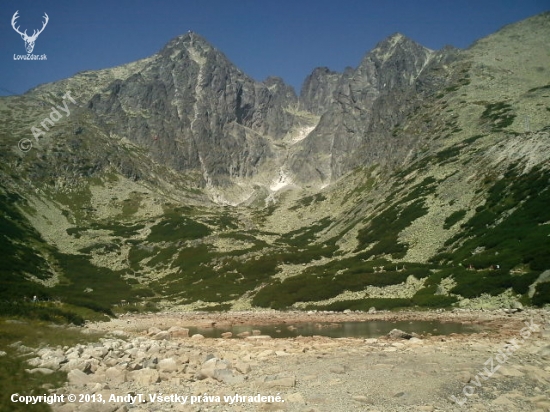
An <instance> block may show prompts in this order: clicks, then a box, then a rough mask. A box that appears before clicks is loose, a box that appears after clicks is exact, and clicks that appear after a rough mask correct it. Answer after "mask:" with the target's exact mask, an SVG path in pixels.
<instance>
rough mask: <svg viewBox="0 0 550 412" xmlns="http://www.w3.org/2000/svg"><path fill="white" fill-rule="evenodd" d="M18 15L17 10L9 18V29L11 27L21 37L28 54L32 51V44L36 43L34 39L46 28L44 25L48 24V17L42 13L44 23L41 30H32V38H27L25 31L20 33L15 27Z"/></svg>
mask: <svg viewBox="0 0 550 412" xmlns="http://www.w3.org/2000/svg"><path fill="white" fill-rule="evenodd" d="M18 13H19V10H17V11H16V12H15V14H14V15H13V17H12V18H11V27H13V30H15V31H16V32H17V33H18V34H20V35H21V38H22V39H23V40H24V41H25V49H27V53H29V54H30V53H32V51H33V50H34V42H35V41H36V39H37V38H38V36H39V35H40V33H42V32H43V31H44V29H45V28H46V25H47V24H48V21H49V20H50V18H49V17H48V15H47V14H46V13H44V19H45V21H44V23H42V28H41V29H40V30H34V31H33V33H32V36H29V35H27V30H25V31H24V32H23V33H21V32H20V31H19V26H17V27H15V21H16V20H17V19H18V18H19V16H18Z"/></svg>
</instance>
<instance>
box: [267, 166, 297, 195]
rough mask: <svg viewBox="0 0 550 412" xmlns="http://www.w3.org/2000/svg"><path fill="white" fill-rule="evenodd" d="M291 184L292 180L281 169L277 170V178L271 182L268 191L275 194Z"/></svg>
mask: <svg viewBox="0 0 550 412" xmlns="http://www.w3.org/2000/svg"><path fill="white" fill-rule="evenodd" d="M291 184H292V178H291V177H290V176H289V175H288V174H287V173H286V172H285V170H284V169H283V168H282V167H281V168H280V169H279V176H278V177H277V178H275V179H273V180H272V182H271V185H270V186H269V190H271V191H272V192H277V191H279V190H281V189H282V188H283V187H285V186H289V185H291Z"/></svg>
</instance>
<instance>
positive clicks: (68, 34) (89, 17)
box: [0, 0, 550, 95]
mask: <svg viewBox="0 0 550 412" xmlns="http://www.w3.org/2000/svg"><path fill="white" fill-rule="evenodd" d="M16 10H19V15H20V17H19V19H18V24H19V25H20V26H21V30H22V31H23V30H24V29H25V28H28V30H27V33H28V34H32V32H33V29H38V28H40V27H41V26H42V16H43V13H44V12H46V13H47V14H48V15H49V18H50V21H49V23H48V26H47V27H46V29H45V30H44V31H43V32H42V33H41V34H40V36H39V37H38V39H37V41H36V45H35V49H34V51H33V53H34V54H37V55H40V54H46V55H47V60H46V61H20V60H17V61H15V60H14V57H13V55H14V54H26V51H25V48H24V42H23V40H22V39H21V37H20V36H19V35H18V34H17V33H16V32H15V31H14V30H13V29H12V27H11V18H12V16H13V14H14V13H15V11H16ZM547 10H550V1H549V0H516V1H509V0H500V1H494V0H485V1H484V0H463V1H457V0H453V1H451V0H439V1H437V0H417V1H413V0H410V1H401V0H393V1H384V0H330V1H328V0H269V1H267V0H265V1H262V0H256V1H254V0H233V1H231V0H164V1H163V0H159V1H145V0H133V1H130V0H121V1H117V0H111V1H106V0H95V1H79V0H55V1H54V0H1V2H0V39H1V42H0V95H6V94H9V93H8V92H7V91H6V90H9V91H12V92H15V93H23V92H25V91H26V90H28V89H30V88H32V87H34V86H36V85H38V84H42V83H46V82H51V81H55V80H59V79H63V78H66V77H70V76H72V75H73V74H75V73H77V72H79V71H83V70H95V69H102V68H106V67H113V66H117V65H120V64H124V63H129V62H131V61H135V60H138V59H140V58H143V57H147V56H150V55H152V54H154V53H156V52H157V51H158V50H160V49H161V48H162V47H163V46H164V45H165V44H166V43H167V42H168V41H169V40H170V39H172V38H174V37H176V36H178V35H180V34H183V33H185V32H187V30H193V31H195V32H197V33H199V34H201V35H202V36H203V37H205V38H206V39H207V40H208V41H209V42H210V43H212V44H213V45H214V46H215V47H216V48H217V49H219V50H221V51H222V52H223V53H225V55H226V56H227V57H228V58H229V59H230V60H231V61H232V62H233V63H234V64H236V65H237V66H238V67H239V68H240V69H242V70H243V71H245V72H246V73H247V74H249V75H250V76H252V77H253V78H255V79H256V80H264V79H265V78H266V77H267V76H270V75H276V76H281V77H282V78H283V79H284V80H285V81H286V82H287V83H289V84H291V85H292V86H294V87H295V88H296V89H297V92H299V88H300V86H301V84H302V82H303V80H304V79H305V77H306V76H307V75H308V74H309V73H310V72H311V71H312V70H313V69H314V68H315V67H318V66H327V67H329V68H330V69H332V70H338V71H341V70H343V69H344V68H345V67H346V66H353V67H355V66H357V64H358V63H359V61H360V60H361V58H362V57H363V55H364V54H365V53H366V52H367V51H368V50H370V49H372V48H373V47H374V46H375V45H376V43H378V42H379V41H381V40H383V39H384V38H385V37H387V36H389V35H391V34H393V33H395V32H400V33H403V34H404V35H406V36H408V37H410V38H412V39H413V40H415V41H417V42H418V43H420V44H422V45H424V46H426V47H429V48H431V49H439V48H441V47H443V46H445V45H447V44H451V45H453V46H456V47H460V48H465V47H468V46H469V45H471V44H472V43H473V42H474V41H475V40H476V39H478V38H481V37H484V36H486V35H488V34H490V33H493V32H494V31H496V30H498V29H499V28H501V27H502V26H504V25H506V24H509V23H513V22H517V21H519V20H522V19H524V18H527V17H530V16H533V15H535V14H538V13H541V12H543V11H547Z"/></svg>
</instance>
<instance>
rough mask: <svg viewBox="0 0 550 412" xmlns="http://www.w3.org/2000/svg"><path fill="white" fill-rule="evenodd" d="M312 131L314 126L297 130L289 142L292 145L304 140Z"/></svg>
mask: <svg viewBox="0 0 550 412" xmlns="http://www.w3.org/2000/svg"><path fill="white" fill-rule="evenodd" d="M313 129H315V126H305V127H301V128H299V129H298V130H297V134H296V135H295V136H293V137H292V139H291V140H290V142H291V143H292V144H294V143H298V142H300V141H302V140H304V139H305V138H306V137H307V136H308V135H309V134H310V133H311V132H312V131H313Z"/></svg>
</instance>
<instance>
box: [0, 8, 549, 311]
mask: <svg viewBox="0 0 550 412" xmlns="http://www.w3.org/2000/svg"><path fill="white" fill-rule="evenodd" d="M548 38H550V14H548V13H545V14H542V15H539V16H535V17H533V18H531V19H527V20H525V21H522V22H519V23H517V24H514V25H510V26H507V27H505V28H503V29H502V30H501V31H499V32H497V33H495V34H493V35H491V36H488V37H486V38H484V39H481V40H479V41H478V42H476V43H475V44H474V45H473V46H472V47H470V48H469V49H467V50H459V49H455V48H453V47H446V48H444V49H442V50H439V51H433V50H429V49H427V48H425V47H423V46H421V45H419V44H417V43H415V42H414V41H413V40H411V39H408V38H407V37H405V36H403V35H401V34H394V35H392V36H390V37H389V38H387V39H385V40H383V41H381V42H380V43H379V44H378V45H377V46H376V47H375V48H374V49H373V50H371V51H369V52H368V53H366V54H365V56H364V57H363V59H362V60H361V62H360V64H359V65H358V66H357V67H356V68H347V69H346V70H344V72H343V73H337V72H333V71H331V70H329V69H328V68H317V69H314V70H313V71H312V73H311V74H310V75H309V76H308V77H307V78H306V80H305V82H304V86H303V88H302V90H301V91H300V93H299V97H298V96H296V93H295V92H294V90H293V89H292V88H291V87H290V86H288V85H286V84H285V83H284V81H283V80H282V79H280V78H278V77H270V78H268V79H266V80H265V81H263V82H258V81H255V80H253V79H252V78H250V77H249V76H247V75H246V74H245V73H243V72H242V71H241V70H239V69H238V68H237V67H235V66H234V65H233V64H232V63H231V62H230V61H229V60H228V59H227V57H226V56H224V55H223V54H222V53H221V52H220V51H218V50H216V48H215V47H213V46H212V45H211V44H209V43H208V42H207V41H206V40H205V39H203V38H202V37H200V36H199V35H197V34H195V33H187V34H185V35H182V36H179V37H176V38H175V39H173V40H171V41H170V42H169V43H168V44H167V45H166V46H165V47H164V48H163V49H162V50H160V51H159V52H158V53H157V54H155V55H154V56H151V57H148V58H146V59H143V60H140V61H137V62H134V63H131V64H128V65H124V66H121V67H116V68H112V69H105V70H100V71H89V72H82V73H78V74H77V75H75V76H74V77H72V78H69V79H65V80H62V81H60V82H55V83H51V84H46V85H42V86H39V87H37V88H35V89H33V90H32V91H30V92H29V93H27V94H25V95H23V96H11V97H6V98H0V113H1V114H2V118H3V122H0V143H1V144H2V145H3V148H4V150H2V151H1V152H0V156H1V159H2V162H1V163H0V210H1V211H2V213H1V214H0V228H1V230H0V233H2V234H3V235H2V236H0V245H1V249H2V253H3V257H2V258H3V266H2V267H0V275H1V276H0V278H1V279H2V288H0V298H1V299H0V300H1V301H2V302H8V303H5V304H3V305H4V306H2V308H3V310H4V311H5V312H6V313H9V314H11V313H15V312H14V311H15V310H16V309H17V310H20V311H27V313H28V314H30V315H29V316H31V315H33V316H34V315H36V316H38V314H37V313H36V309H37V307H35V306H32V305H30V304H26V303H24V301H23V297H24V296H33V295H37V296H41V297H43V298H44V299H46V298H47V299H56V300H58V301H59V302H61V303H60V306H59V308H58V309H56V310H59V311H60V312H59V311H57V312H56V311H54V312H52V313H55V314H56V315H55V316H67V317H68V318H70V317H71V316H73V315H74V314H71V313H72V312H71V311H72V310H73V308H79V310H82V311H85V313H87V314H90V313H107V314H112V313H113V312H112V310H113V308H114V307H115V306H114V305H115V304H117V303H120V301H121V300H123V301H125V302H132V303H135V304H136V306H135V307H136V310H140V309H139V308H138V305H143V306H144V307H145V308H147V309H152V308H155V307H156V308H167V307H172V306H181V307H183V308H185V309H189V310H227V309H235V310H237V309H239V310H240V309H250V308H252V307H264V308H275V309H282V308H291V309H322V310H344V309H358V310H368V309H369V308H371V307H375V308H377V309H391V308H396V307H410V306H420V307H438V308H448V307H469V308H479V307H483V308H489V307H490V308H496V307H506V308H508V307H510V306H513V307H521V305H520V304H533V305H540V306H542V305H544V304H547V303H550V301H549V298H548V297H549V296H550V282H548V279H549V278H548V273H549V270H550V259H549V255H548V250H549V249H550V244H549V239H550V225H549V224H548V222H550V214H549V209H548V207H547V205H548V204H549V203H550V180H549V179H550V172H549V170H550V138H549V136H550V135H549V133H550V123H549V121H548V119H549V117H548V112H549V110H550V104H549V101H548V95H549V88H550V84H549V83H548V73H547V72H548V67H550V60H549V59H550V57H549V55H548V53H547V44H546V43H547V39H548ZM67 91H70V93H71V96H72V98H73V99H74V101H75V102H76V103H71V106H70V115H69V116H61V114H60V113H61V112H60V110H61V108H63V107H64V102H65V103H67V102H66V101H64V96H66V93H67ZM56 111H57V113H59V116H57V115H56ZM54 118H55V119H56V121H55V122H54V121H53V119H54ZM37 119H38V120H41V119H49V120H52V121H51V122H48V121H47V120H44V121H43V122H42V123H43V124H44V126H48V130H47V131H46V132H44V133H43V136H40V137H37V138H36V139H34V138H33V139H32V140H29V130H30V128H31V127H33V126H35V127H36V125H40V126H41V127H42V124H41V123H40V122H38V120H37ZM50 123H52V124H53V125H52V124H50ZM44 130H45V129H44ZM18 141H19V142H20V145H19V147H17V146H16V143H17V142H18ZM29 142H30V143H31V144H32V147H29ZM0 303H1V302H0ZM139 307H141V306H139ZM56 308H57V307H56ZM42 315H43V314H40V316H42ZM52 316H53V315H52Z"/></svg>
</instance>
